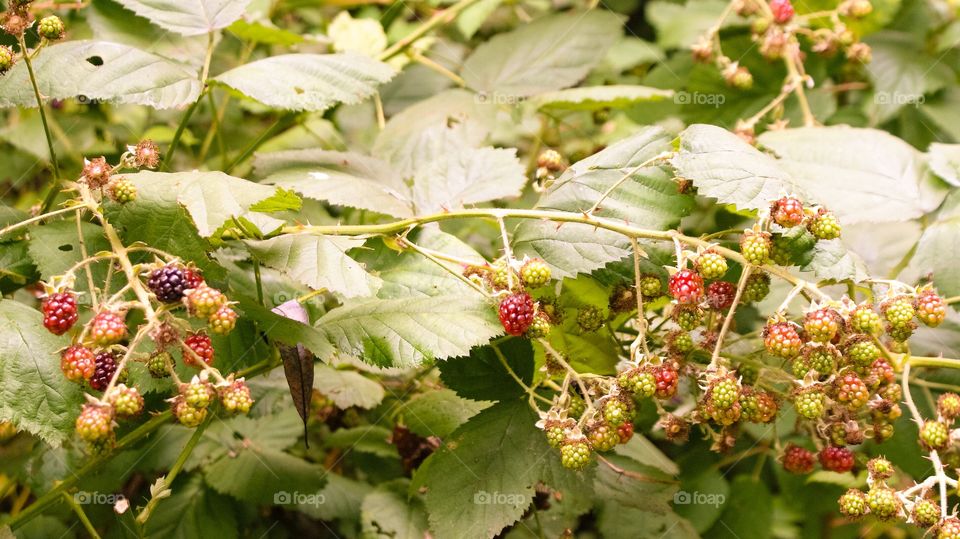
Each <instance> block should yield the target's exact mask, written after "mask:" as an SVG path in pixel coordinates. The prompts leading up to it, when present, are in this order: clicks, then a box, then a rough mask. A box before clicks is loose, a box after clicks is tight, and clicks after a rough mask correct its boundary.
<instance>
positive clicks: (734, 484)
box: [706, 475, 773, 539]
mask: <svg viewBox="0 0 960 539" xmlns="http://www.w3.org/2000/svg"><path fill="white" fill-rule="evenodd" d="M772 513H773V497H772V496H771V495H770V491H769V490H768V489H767V486H766V485H765V484H764V483H762V482H760V481H757V480H755V479H753V478H751V477H749V476H746V475H740V476H737V477H735V478H734V479H733V480H732V481H731V482H730V499H729V500H726V507H725V508H724V510H723V513H722V514H721V515H720V518H719V520H718V521H717V523H716V524H714V525H713V527H712V528H710V530H709V531H707V533H706V535H707V536H708V537H719V538H730V539H739V538H741V537H756V538H757V539H763V538H765V537H770V535H771V534H770V527H771V526H770V525H771V522H772V520H773V518H772Z"/></svg>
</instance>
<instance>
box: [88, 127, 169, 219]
mask: <svg viewBox="0 0 960 539" xmlns="http://www.w3.org/2000/svg"><path fill="white" fill-rule="evenodd" d="M159 165H160V149H159V148H158V147H157V145H156V143H154V142H153V141H152V140H142V141H140V142H139V143H138V144H137V145H136V146H128V147H127V151H126V152H125V153H124V154H123V155H122V156H121V157H120V163H119V164H118V165H116V166H112V165H110V163H108V162H107V158H106V157H103V156H101V157H95V158H93V159H84V163H83V170H82V171H81V173H80V180H79V181H80V183H83V184H86V185H87V186H89V187H90V189H91V190H93V191H96V192H99V193H101V194H106V195H107V196H109V197H110V199H111V200H113V201H114V202H117V203H119V204H126V203H127V202H132V201H134V200H136V198H137V188H136V186H135V185H134V184H133V182H131V181H130V180H128V179H126V178H124V177H122V176H116V173H117V171H119V170H121V169H123V168H137V169H139V168H149V169H154V168H157V166H159Z"/></svg>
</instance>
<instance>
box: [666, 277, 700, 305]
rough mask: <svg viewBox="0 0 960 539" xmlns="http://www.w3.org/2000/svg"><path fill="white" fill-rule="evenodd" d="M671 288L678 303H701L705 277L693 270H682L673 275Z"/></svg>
mask: <svg viewBox="0 0 960 539" xmlns="http://www.w3.org/2000/svg"><path fill="white" fill-rule="evenodd" d="M669 288H670V295H671V296H673V299H675V300H677V302H678V303H685V304H686V303H699V302H700V300H701V299H703V277H701V276H700V274H699V273H697V272H695V271H692V270H688V269H682V270H680V271H678V272H676V273H674V274H673V275H671V276H670V284H669Z"/></svg>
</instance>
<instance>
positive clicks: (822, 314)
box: [803, 309, 841, 342]
mask: <svg viewBox="0 0 960 539" xmlns="http://www.w3.org/2000/svg"><path fill="white" fill-rule="evenodd" d="M840 322H841V320H840V315H839V314H838V313H837V311H834V310H833V309H817V310H815V311H811V312H809V313H807V315H806V316H805V317H804V319H803V331H804V332H805V333H806V335H807V337H808V338H809V339H810V340H812V341H815V342H830V341H832V340H833V338H834V337H836V336H837V332H838V331H839V330H840Z"/></svg>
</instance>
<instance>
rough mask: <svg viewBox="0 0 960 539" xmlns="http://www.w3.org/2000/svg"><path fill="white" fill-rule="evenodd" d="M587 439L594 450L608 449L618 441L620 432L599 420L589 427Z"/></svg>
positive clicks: (615, 445)
mask: <svg viewBox="0 0 960 539" xmlns="http://www.w3.org/2000/svg"><path fill="white" fill-rule="evenodd" d="M587 440H589V441H590V447H592V448H593V450H594V451H601V452H603V451H610V450H612V449H613V448H614V447H617V444H619V443H620V434H619V433H618V432H617V429H616V427H614V426H612V425H608V424H607V423H605V422H600V423H596V424H594V425H591V426H590V427H589V429H588V432H587Z"/></svg>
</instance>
